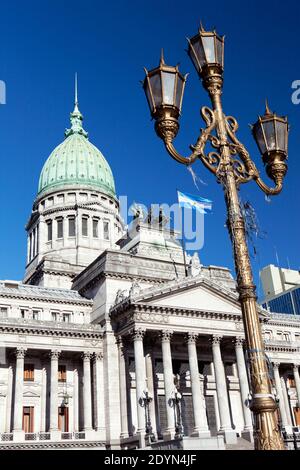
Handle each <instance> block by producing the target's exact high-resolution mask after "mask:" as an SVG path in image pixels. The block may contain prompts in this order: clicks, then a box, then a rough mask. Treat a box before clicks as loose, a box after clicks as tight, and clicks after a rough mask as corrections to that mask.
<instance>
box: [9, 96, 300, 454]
mask: <svg viewBox="0 0 300 470" xmlns="http://www.w3.org/2000/svg"><path fill="white" fill-rule="evenodd" d="M76 95H77V93H76ZM70 117H71V126H70V128H69V129H67V130H66V132H65V139H64V141H63V142H62V143H61V144H60V145H58V146H57V147H56V148H55V149H54V150H53V152H52V153H51V154H50V156H49V157H48V159H47V160H46V162H45V163H44V166H43V168H42V171H41V175H40V179H39V185H38V192H37V195H36V198H35V200H34V203H33V208H32V212H31V216H30V219H29V221H28V223H27V225H26V230H27V234H28V245H27V264H26V271H25V276H24V280H23V282H19V281H5V280H4V281H0V342H1V345H2V348H1V349H0V361H1V368H0V450H5V449H53V448H58V449H70V448H76V449H81V448H84V449H88V448H94V449H137V448H140V449H143V448H152V449H154V450H155V449H156V450H159V449H172V448H174V449H178V448H181V449H215V450H217V449H227V448H229V449H238V448H241V449H246V448H249V449H251V448H253V421H252V419H253V418H252V415H251V411H250V409H249V399H250V400H251V393H250V388H249V380H248V367H247V355H246V354H245V344H244V327H243V320H242V314H241V309H240V303H239V298H238V294H237V291H236V283H235V280H234V278H233V276H232V274H231V273H230V271H229V270H228V269H227V268H226V267H220V266H203V265H202V264H201V262H200V259H199V257H198V254H197V252H195V253H194V254H193V256H191V255H189V254H188V253H185V252H184V250H183V248H182V246H181V244H180V243H179V241H178V239H177V237H178V233H176V232H175V231H174V230H172V229H171V228H170V227H168V225H167V217H164V216H163V213H162V211H160V212H159V216H158V217H156V218H155V216H154V214H152V213H151V212H150V213H149V214H145V213H144V212H143V210H142V208H141V206H139V205H136V206H135V211H134V217H133V221H132V223H131V224H130V225H129V227H127V228H126V230H125V228H124V226H123V221H122V219H121V217H120V213H119V200H118V197H117V195H116V189H115V182H114V177H113V174H112V171H111V169H110V166H109V164H108V162H107V161H106V159H105V158H104V156H103V155H102V153H101V152H100V150H98V149H97V148H96V147H95V146H94V145H93V144H92V143H91V142H90V141H89V139H88V134H87V132H86V131H85V130H84V128H83V117H82V114H81V113H80V111H79V108H78V101H77V97H76V98H75V107H74V110H73V112H72V113H71V116H70ZM129 163H130V162H128V164H129ZM259 311H260V320H261V325H262V330H263V335H264V338H265V345H266V352H267V355H268V358H269V364H270V371H271V373H272V375H271V377H272V384H273V393H274V395H276V397H277V401H278V403H279V412H280V417H281V427H282V430H284V431H286V433H287V434H290V433H291V432H292V430H293V429H298V426H300V414H299V413H300V412H299V403H300V378H299V364H300V333H299V331H300V321H299V318H298V316H297V315H287V314H281V313H272V314H271V313H270V312H268V311H266V310H264V309H263V308H260V307H259ZM299 429H300V428H299ZM291 442H292V441H291ZM291 445H293V444H291Z"/></svg>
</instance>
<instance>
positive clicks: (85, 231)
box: [82, 216, 88, 237]
mask: <svg viewBox="0 0 300 470" xmlns="http://www.w3.org/2000/svg"><path fill="white" fill-rule="evenodd" d="M82 236H83V237H87V236H88V218H87V217H85V216H84V217H82Z"/></svg>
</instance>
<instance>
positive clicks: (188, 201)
mask: <svg viewBox="0 0 300 470" xmlns="http://www.w3.org/2000/svg"><path fill="white" fill-rule="evenodd" d="M177 195H178V202H179V206H180V207H187V208H189V209H193V208H194V209H196V210H197V211H199V212H200V213H201V214H207V212H206V211H211V210H212V201H210V200H209V199H205V198H204V197H201V196H194V195H192V194H187V193H182V192H180V191H177Z"/></svg>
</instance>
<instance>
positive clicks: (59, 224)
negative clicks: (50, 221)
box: [57, 219, 64, 238]
mask: <svg viewBox="0 0 300 470" xmlns="http://www.w3.org/2000/svg"><path fill="white" fill-rule="evenodd" d="M63 236H64V227H63V219H57V238H63Z"/></svg>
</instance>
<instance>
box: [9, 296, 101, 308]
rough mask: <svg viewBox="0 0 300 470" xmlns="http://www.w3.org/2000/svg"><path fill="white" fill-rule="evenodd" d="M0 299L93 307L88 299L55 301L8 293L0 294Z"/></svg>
mask: <svg viewBox="0 0 300 470" xmlns="http://www.w3.org/2000/svg"><path fill="white" fill-rule="evenodd" d="M2 298H9V299H22V300H24V299H25V300H38V301H39V302H46V303H56V304H63V305H81V306H82V305H84V306H87V307H91V306H92V305H93V300H89V299H86V300H84V299H82V300H79V299H78V300H72V299H69V300H68V299H56V298H53V297H39V296H35V295H22V294H19V295H17V293H16V294H13V293H11V294H9V293H5V294H4V293H1V294H0V299H2Z"/></svg>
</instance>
